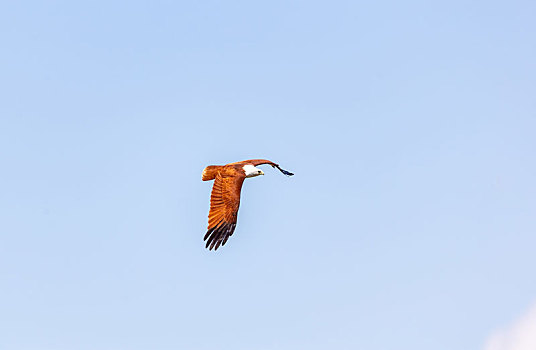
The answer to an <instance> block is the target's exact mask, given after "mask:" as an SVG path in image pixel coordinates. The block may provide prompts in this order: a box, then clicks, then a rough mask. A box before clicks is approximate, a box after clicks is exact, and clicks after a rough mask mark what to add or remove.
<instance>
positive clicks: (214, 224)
mask: <svg viewBox="0 0 536 350" xmlns="http://www.w3.org/2000/svg"><path fill="white" fill-rule="evenodd" d="M245 178H246V177H245V173H244V172H243V171H233V172H232V173H229V172H226V173H223V174H222V173H218V174H217V175H216V179H215V180H214V185H213V186H212V193H211V195H210V211H209V213H208V229H207V233H206V234H205V238H204V240H205V241H207V244H206V247H207V248H208V249H209V250H212V248H214V250H216V249H218V248H219V247H220V245H222V246H223V245H225V243H226V242H227V240H228V239H229V237H230V236H231V235H232V234H233V232H234V230H235V227H236V218H237V215H238V208H239V206H240V191H241V190H242V184H243V183H244V179H245Z"/></svg>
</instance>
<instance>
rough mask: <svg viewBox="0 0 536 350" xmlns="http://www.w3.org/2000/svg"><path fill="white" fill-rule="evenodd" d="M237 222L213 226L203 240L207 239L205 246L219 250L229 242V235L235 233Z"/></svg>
mask: <svg viewBox="0 0 536 350" xmlns="http://www.w3.org/2000/svg"><path fill="white" fill-rule="evenodd" d="M235 228H236V223H222V224H220V225H219V226H215V227H212V228H211V229H209V230H208V231H207V233H206V234H205V237H204V239H203V240H205V241H207V244H206V245H205V248H207V249H208V250H212V249H214V250H218V248H219V247H220V245H221V246H224V245H225V243H227V240H228V239H229V237H230V236H231V235H232V234H233V232H234V230H235Z"/></svg>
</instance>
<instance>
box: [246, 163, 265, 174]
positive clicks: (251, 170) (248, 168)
mask: <svg viewBox="0 0 536 350" xmlns="http://www.w3.org/2000/svg"><path fill="white" fill-rule="evenodd" d="M242 169H244V172H245V173H246V177H255V176H259V175H264V172H263V171H262V170H261V169H259V168H256V167H254V166H253V165H251V164H246V165H244V166H243V167H242Z"/></svg>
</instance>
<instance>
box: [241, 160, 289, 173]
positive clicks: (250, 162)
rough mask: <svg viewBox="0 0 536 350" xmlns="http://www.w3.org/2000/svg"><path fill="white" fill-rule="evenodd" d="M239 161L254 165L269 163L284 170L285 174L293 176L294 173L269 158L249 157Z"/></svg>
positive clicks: (281, 170)
mask: <svg viewBox="0 0 536 350" xmlns="http://www.w3.org/2000/svg"><path fill="white" fill-rule="evenodd" d="M238 163H243V164H252V165H253V166H258V165H263V164H269V165H271V166H272V167H273V168H277V169H279V171H280V172H282V173H283V174H285V175H287V176H292V175H294V174H293V173H291V172H290V171H287V170H285V169H283V168H281V167H280V166H279V164H276V163H274V162H272V161H271V160H268V159H249V160H244V161H242V162H238Z"/></svg>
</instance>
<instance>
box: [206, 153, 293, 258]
mask: <svg viewBox="0 0 536 350" xmlns="http://www.w3.org/2000/svg"><path fill="white" fill-rule="evenodd" d="M262 164H270V165H271V166H272V167H273V168H277V169H279V170H280V171H281V172H282V173H283V174H285V175H287V176H292V175H294V174H293V173H291V172H288V171H286V170H284V169H281V168H280V167H279V165H278V164H275V163H274V162H271V161H269V160H266V159H250V160H244V161H242V162H236V163H230V164H227V165H209V166H207V167H206V168H205V170H203V176H202V179H203V181H209V180H214V185H213V186H212V193H211V194H210V210H209V213H208V229H207V233H206V234H205V238H204V240H205V241H207V244H206V248H208V249H209V250H212V248H214V250H217V249H218V248H219V247H220V245H222V246H224V245H225V243H226V242H227V240H228V239H229V237H230V236H231V235H232V234H233V232H234V230H235V227H236V218H237V215H238V207H239V206H240V190H241V189H242V184H243V183H244V180H245V179H246V178H247V177H255V176H259V175H264V173H263V172H262V170H260V169H258V168H256V166H258V165H262Z"/></svg>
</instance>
